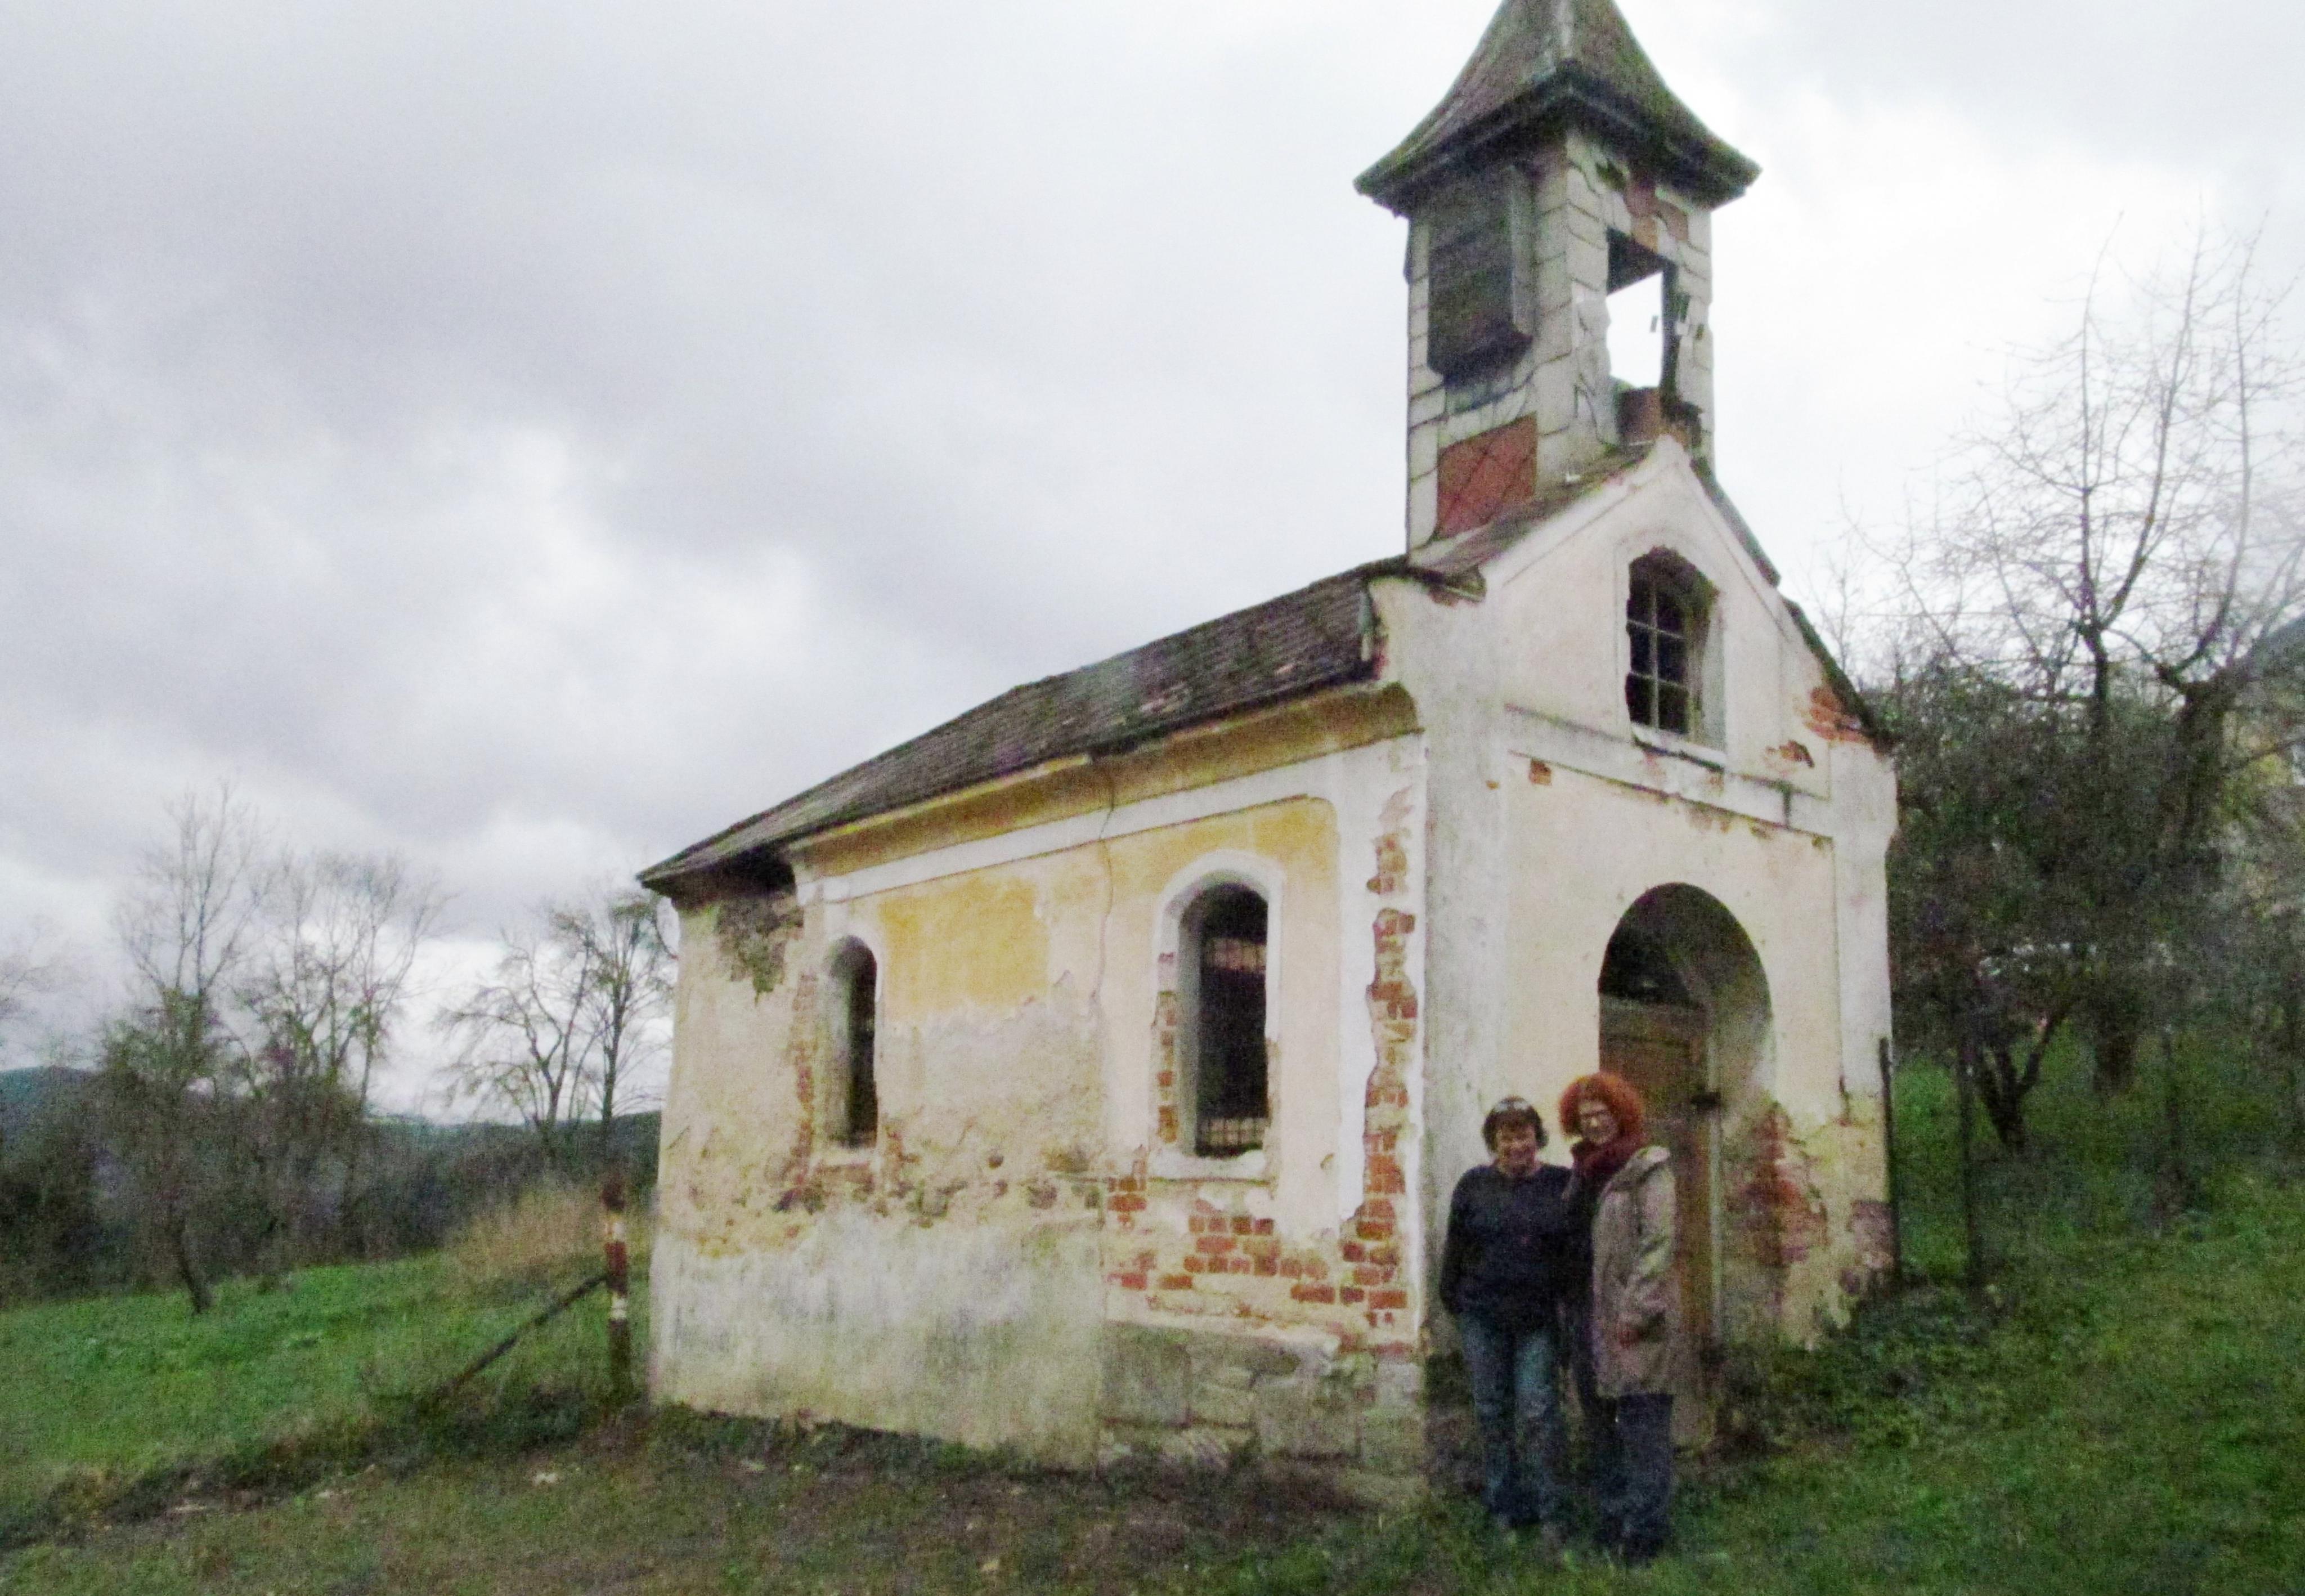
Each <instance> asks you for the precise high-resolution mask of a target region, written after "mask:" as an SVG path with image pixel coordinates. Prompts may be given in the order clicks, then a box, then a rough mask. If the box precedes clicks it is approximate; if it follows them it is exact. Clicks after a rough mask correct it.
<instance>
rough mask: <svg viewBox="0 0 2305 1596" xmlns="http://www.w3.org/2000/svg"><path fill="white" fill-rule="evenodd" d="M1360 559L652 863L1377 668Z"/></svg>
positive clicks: (929, 739) (709, 851)
mask: <svg viewBox="0 0 2305 1596" xmlns="http://www.w3.org/2000/svg"><path fill="white" fill-rule="evenodd" d="M1401 565H1402V562H1401V561H1399V560H1397V559H1396V560H1387V561H1382V562H1379V563H1378V564H1376V565H1365V566H1361V567H1359V568H1357V569H1356V570H1352V571H1348V572H1345V573H1342V574H1341V575H1338V576H1331V577H1329V578H1327V579H1325V580H1324V581H1321V582H1314V584H1313V585H1312V586H1311V587H1308V588H1301V589H1299V590H1297V591H1296V592H1293V593H1287V594H1283V595H1282V596H1281V597H1280V598H1278V599H1269V600H1267V601H1266V602H1264V603H1263V604H1258V605H1254V606H1251V607H1249V608H1247V609H1243V610H1236V611H1235V612H1233V613H1232V614H1231V615H1223V616H1221V617H1219V618H1218V619H1216V620H1213V621H1210V622H1208V623H1206V624H1203V625H1199V626H1195V627H1193V628H1191V629H1190V630H1189V631H1185V632H1178V633H1177V634H1176V635H1174V636H1173V637H1164V638H1162V639H1161V640H1160V641H1157V642H1151V643H1147V644H1145V645H1144V647H1143V648H1140V649H1130V650H1129V651H1128V652H1127V653H1126V654H1117V655H1115V656H1113V657H1112V658H1110V659H1107V660H1104V661H1102V662H1101V663H1099V664H1096V665H1091V666H1083V667H1082V668H1081V669H1079V670H1076V671H1068V672H1067V673H1066V674H1065V675H1060V676H1050V677H1048V678H1046V679H1044V680H1042V681H1039V682H1029V683H1025V685H1024V686H1022V687H1015V688H1011V689H1010V690H1009V691H1008V692H1004V693H1002V694H1001V695H1000V696H999V698H996V699H993V700H991V701H990V702H988V703H983V704H980V705H978V706H977V707H976V708H975V709H971V710H969V711H968V712H967V713H966V714H965V715H962V716H960V717H957V718H956V719H952V720H948V721H947V722H945V723H944V724H943V725H942V726H938V727H936V728H935V729H934V730H932V731H928V732H924V733H923V734H921V735H919V736H917V737H915V738H914V739H913V740H912V741H911V742H909V743H899V744H898V745H897V746H896V747H895V748H892V749H890V750H889V751H887V752H886V753H882V754H878V755H876V756H874V757H873V758H872V759H869V760H865V761H864V762H863V764H861V765H858V766H855V768H851V769H848V770H845V771H843V772H841V774H839V775H838V776H836V777H833V778H832V779H831V780H829V781H827V782H822V783H820V784H819V785H816V786H813V787H811V788H809V789H808V791H806V792H804V793H802V794H799V795H798V796H797V797H794V798H788V799H787V800H786V801H785V802H782V803H779V804H778V805H777V806H776V807H775V808H774V809H771V810H768V811H764V812H762V813H761V814H758V815H755V816H753V818H752V819H749V820H745V821H744V822H743V823H741V824H739V825H736V826H734V827H731V828H729V829H728V830H727V831H724V832H722V833H720V834H719V836H713V837H710V838H708V839H706V840H705V841H703V842H701V843H698V844H697V845H695V846H693V847H691V848H687V849H685V850H683V851H682V852H681V853H676V854H675V855H673V857H671V858H670V859H668V860H666V861H665V862H662V863H661V864H658V865H654V866H652V867H651V868H650V869H649V870H645V871H643V872H642V876H641V879H642V881H644V882H646V883H647V884H648V885H649V886H651V887H668V886H671V885H673V884H675V883H676V882H678V881H680V880H682V879H686V878H692V877H696V876H700V875H707V874H710V873H711V872H712V871H714V870H720V869H724V868H727V867H729V866H732V865H735V864H737V863H739V862H744V861H747V860H752V859H756V858H759V857H761V856H762V855H763V854H765V853H769V852H770V851H772V850H774V849H775V848H776V847H777V846H778V845H780V844H783V843H787V842H791V841H793V840H795V839H796V838H799V837H803V836H808V835H810V834H812V833H813V832H819V831H823V830H827V829H829V828H832V827H835V826H840V825H845V824H846V823H847V822H849V821H852V820H861V819H865V818H866V817H868V816H871V815H877V814H884V813H886V812H888V811H890V810H896V809H901V808H903V807H905V806H906V804H910V803H917V802H922V801H923V800H924V799H928V798H933V797H936V796H938V795H940V794H945V793H953V792H958V791H960V790H961V789H962V788H965V787H971V786H974V785H977V784H979V783H980V782H987V781H993V780H997V779H999V777H1004V776H1010V775H1014V774H1016V772H1018V771H1022V770H1029V769H1031V768H1033V767H1034V766H1036V765H1042V764H1045V763H1047V762H1048V761H1050V760H1057V759H1063V758H1066V757H1067V756H1069V755H1076V754H1092V753H1107V752H1111V751H1116V750H1118V749H1122V748H1126V747H1128V746H1130V745H1131V744H1133V743H1142V742H1144V741H1146V740H1147V739H1150V738H1153V737H1157V736H1160V735H1162V734H1166V733H1169V732H1173V731H1178V730H1180V729H1182V728H1184V727H1186V726H1193V725H1195V724H1196V723H1199V722H1202V721H1207V720H1212V719H1215V718H1218V717H1222V716H1226V715H1236V714H1239V713H1240V712H1242V711H1244V710H1247V709H1255V708H1257V707H1259V706H1261V705H1264V704H1269V703H1273V702H1277V701H1279V700H1282V699H1288V698H1294V697H1297V696H1299V695H1302V694H1304V693H1307V692H1314V691H1316V690H1318V689H1320V688H1323V687H1329V686H1333V685H1336V684H1338V683H1345V682H1353V681H1358V680H1361V679H1364V678H1365V677H1368V676H1371V675H1374V673H1375V669H1376V655H1377V650H1376V622H1375V615H1374V610H1373V609H1372V607H1371V606H1370V603H1369V599H1368V582H1369V579H1370V578H1371V577H1373V576H1375V575H1377V574H1379V573H1383V572H1387V571H1398V570H1399V569H1400V568H1401Z"/></svg>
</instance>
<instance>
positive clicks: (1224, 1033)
mask: <svg viewBox="0 0 2305 1596" xmlns="http://www.w3.org/2000/svg"><path fill="white" fill-rule="evenodd" d="M1187 925H1188V927H1189V928H1190V930H1191V933H1192V935H1191V947H1192V962H1191V968H1192V970H1193V972H1194V976H1195V981H1194V986H1195V991H1194V994H1193V1007H1192V1013H1193V1048H1192V1059H1193V1076H1194V1081H1193V1150H1194V1151H1195V1153H1198V1154H1199V1155H1201V1156H1202V1157H1204V1158H1230V1157H1232V1156H1234V1155H1235V1154H1237V1153H1244V1152H1247V1151H1249V1150H1252V1149H1255V1148H1259V1147H1262V1146H1263V1145H1264V1133H1265V1131H1266V1129H1267V1127H1268V1126H1269V1125H1270V1123H1271V1117H1270V1116H1271V1108H1270V1107H1269V1105H1268V1102H1267V1099H1266V1087H1267V1082H1266V1079H1265V1075H1266V1055H1265V1043H1264V1004H1265V991H1264V971H1265V904H1264V900H1263V898H1262V897H1260V896H1257V895H1256V894H1255V893H1254V892H1252V891H1250V890H1249V889H1248V888H1246V887H1218V888H1216V889H1215V890H1213V891H1212V892H1211V893H1209V894H1208V896H1205V897H1204V898H1203V899H1202V900H1201V902H1200V904H1198V905H1197V906H1196V909H1195V913H1193V914H1192V915H1191V916H1190V918H1189V919H1188V920H1187Z"/></svg>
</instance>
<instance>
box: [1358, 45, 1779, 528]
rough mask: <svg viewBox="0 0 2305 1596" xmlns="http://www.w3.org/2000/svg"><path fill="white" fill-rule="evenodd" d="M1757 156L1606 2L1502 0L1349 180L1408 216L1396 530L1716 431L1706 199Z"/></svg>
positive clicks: (1491, 513)
mask: <svg viewBox="0 0 2305 1596" xmlns="http://www.w3.org/2000/svg"><path fill="white" fill-rule="evenodd" d="M1758 172H1759V169H1758V168H1757V167H1756V166H1754V165H1753V163H1752V162H1750V161H1748V160H1747V159H1746V158H1745V157H1743V156H1741V155H1739V153H1738V152H1737V151H1736V150H1734V149H1731V147H1730V146H1729V145H1727V144H1726V143H1724V142H1722V140H1720V139H1719V138H1717V137H1715V136H1714V134H1713V132H1711V131H1710V130H1708V129H1707V128H1706V127H1705V124H1704V123H1701V122H1699V121H1698V120H1697V117H1696V116H1695V115H1693V114H1692V113H1690V111H1689V110H1688V107H1687V106H1683V105H1682V104H1681V103H1680V100H1679V99H1678V98H1675V97H1674V95H1673V93H1672V91H1671V89H1669V88H1667V87H1666V86H1665V83H1664V81H1663V78H1661V77H1660V76H1659V75H1658V74H1657V71H1656V69H1655V67H1654V66H1653V65H1651V64H1650V63H1649V60H1648V57H1647V56H1646V55H1644V54H1643V53H1642V51H1641V47H1640V46H1639V44H1638V43H1637V41H1636V40H1635V39H1634V38H1633V35H1632V30H1631V29H1630V28H1629V27H1628V26H1627V25H1626V23H1625V20H1624V18H1623V16H1622V15H1621V14H1620V13H1619V12H1618V10H1617V8H1616V5H1615V4H1614V3H1613V0H1504V4H1503V5H1502V6H1501V8H1500V9H1499V10H1498V12H1497V13H1496V16H1495V17H1494V19H1493V21H1491V22H1490V24H1489V30H1488V32H1487V33H1486V34H1485V35H1484V36H1483V38H1482V40H1481V43H1480V46H1479V47H1478V48H1477V49H1476V51H1475V52H1474V55H1473V58H1472V61H1471V63H1470V64H1468V65H1467V67H1466V68H1465V70H1464V72H1463V73H1462V74H1461V75H1460V76H1459V78H1458V80H1457V81H1456V84H1455V85H1454V86H1453V87H1452V88H1450V90H1449V92H1448V94H1447V95H1446V96H1445V97H1443V98H1442V102H1441V104H1440V105H1439V106H1436V107H1435V108H1434V109H1433V113H1432V115H1429V116H1427V117H1426V118H1425V120H1424V122H1422V123H1419V124H1418V125H1417V127H1416V130H1415V131H1414V132H1411V133H1410V134H1409V135H1408V139H1406V140H1403V141H1402V143H1401V144H1400V146H1399V148H1398V149H1395V150H1394V151H1393V152H1392V153H1391V154H1390V155H1388V156H1386V157H1384V158H1383V159H1382V160H1381V161H1379V162H1378V163H1377V164H1376V165H1375V166H1372V167H1370V168H1369V170H1368V171H1367V172H1365V173H1364V174H1362V175H1361V178H1360V184H1359V186H1360V189H1361V191H1362V192H1363V193H1365V194H1367V195H1368V196H1370V197H1371V198H1372V199H1374V200H1376V201H1377V202H1378V203H1379V204H1382V205H1383V206H1384V207H1386V208H1388V209H1390V210H1391V211H1393V212H1395V213H1396V214H1398V215H1399V216H1404V217H1406V218H1407V219H1408V224H1409V237H1408V285H1409V286H1408V293H1409V349H1408V545H1409V548H1411V549H1412V550H1413V549H1416V548H1419V547H1421V546H1422V545H1424V544H1425V543H1428V542H1431V541H1433V540H1434V539H1443V538H1451V537H1456V536H1458V535H1459V534H1461V533H1464V532H1467V531H1476V530H1477V529H1479V528H1481V527H1484V526H1487V525H1489V524H1491V523H1493V522H1497V521H1499V520H1501V519H1504V518H1507V517H1510V516H1511V515H1512V514H1515V513H1516V512H1519V511H1522V510H1524V509H1526V508H1527V507H1528V506H1530V505H1534V504H1535V503H1536V502H1538V501H1539V500H1540V498H1541V497H1543V496H1544V493H1545V491H1546V490H1547V489H1548V488H1557V487H1561V486H1563V485H1567V484H1571V483H1574V482H1576V481H1578V480H1581V479H1582V478H1583V477H1584V476H1585V475H1586V473H1587V472H1589V471H1595V470H1598V469H1603V468H1605V467H1606V465H1607V464H1608V463H1609V462H1610V461H1611V460H1612V458H1614V457H1616V456H1618V455H1620V454H1621V453H1622V452H1624V451H1627V450H1629V449H1635V448H1640V447H1644V446H1646V445H1647V444H1649V443H1650V442H1652V441H1653V440H1654V439H1655V438H1656V437H1659V436H1661V435H1663V434H1665V433H1670V434H1671V435H1672V436H1673V437H1677V438H1678V439H1679V440H1680V443H1681V445H1682V446H1683V447H1685V448H1687V449H1688V452H1689V453H1690V454H1692V455H1695V456H1697V457H1698V458H1699V459H1709V458H1710V454H1711V450H1712V420H1711V416H1712V407H1713V375H1712V373H1713V365H1712V349H1711V344H1710V339H1709V336H1708V335H1707V332H1706V326H1705V307H1706V304H1707V301H1708V299H1709V295H1710V293H1711V284H1712V278H1713V267H1712V213H1713V211H1714V209H1715V208H1718V207H1719V206H1722V205H1725V204H1727V203H1728V202H1729V201H1730V200H1734V199H1736V198H1737V197H1738V196H1739V194H1741V193H1743V192H1744V191H1745V189H1746V187H1747V186H1748V184H1749V183H1751V182H1752V181H1753V179H1754V178H1755V177H1756V175H1757V174H1758Z"/></svg>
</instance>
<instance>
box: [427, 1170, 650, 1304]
mask: <svg viewBox="0 0 2305 1596" xmlns="http://www.w3.org/2000/svg"><path fill="white" fill-rule="evenodd" d="M601 1218H602V1216H601V1211H600V1193H599V1192H598V1191H597V1190H596V1189H593V1188H591V1187H588V1186H578V1185H573V1184H568V1183H566V1182H565V1181H557V1180H548V1181H542V1182H539V1183H538V1184H535V1185H532V1186H530V1187H529V1188H528V1189H527V1190H526V1191H524V1192H523V1193H520V1195H519V1196H517V1197H515V1199H513V1201H510V1202H506V1203H500V1204H498V1206H497V1207H495V1208H491V1209H489V1210H486V1211H484V1212H482V1213H481V1215H480V1216H479V1217H478V1218H474V1219H472V1221H471V1222H470V1223H468V1224H466V1225H465V1226H464V1227H463V1228H462V1229H461V1230H459V1231H458V1232H457V1233H456V1236H455V1240H454V1241H453V1242H452V1243H451V1244H450V1245H449V1249H448V1260H449V1269H450V1273H451V1275H452V1278H454V1281H455V1285H456V1286H457V1287H458V1288H459V1289H461V1290H462V1291H463V1292H464V1293H465V1294H466V1295H470V1296H472V1297H476V1298H494V1297H502V1296H510V1295H526V1294H529V1293H532V1292H536V1291H540V1290H542V1289H544V1288H545V1287H547V1286H552V1285H555V1284H557V1283H560V1282H564V1281H568V1280H570V1279H571V1278H581V1277H582V1276H583V1275H585V1274H588V1273H591V1272H592V1271H594V1270H597V1269H599V1268H600V1258H601ZM652 1230H653V1227H652V1225H651V1222H650V1214H649V1203H648V1200H647V1199H646V1198H645V1197H644V1198H642V1200H640V1201H635V1202H634V1204H633V1205H632V1207H631V1208H630V1210H627V1212H626V1214H625V1234H626V1240H627V1244H628V1245H629V1247H630V1249H631V1253H632V1267H633V1271H634V1274H635V1275H640V1274H644V1273H645V1272H646V1271H647V1268H648V1256H649V1242H650V1237H651V1233H652Z"/></svg>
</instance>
